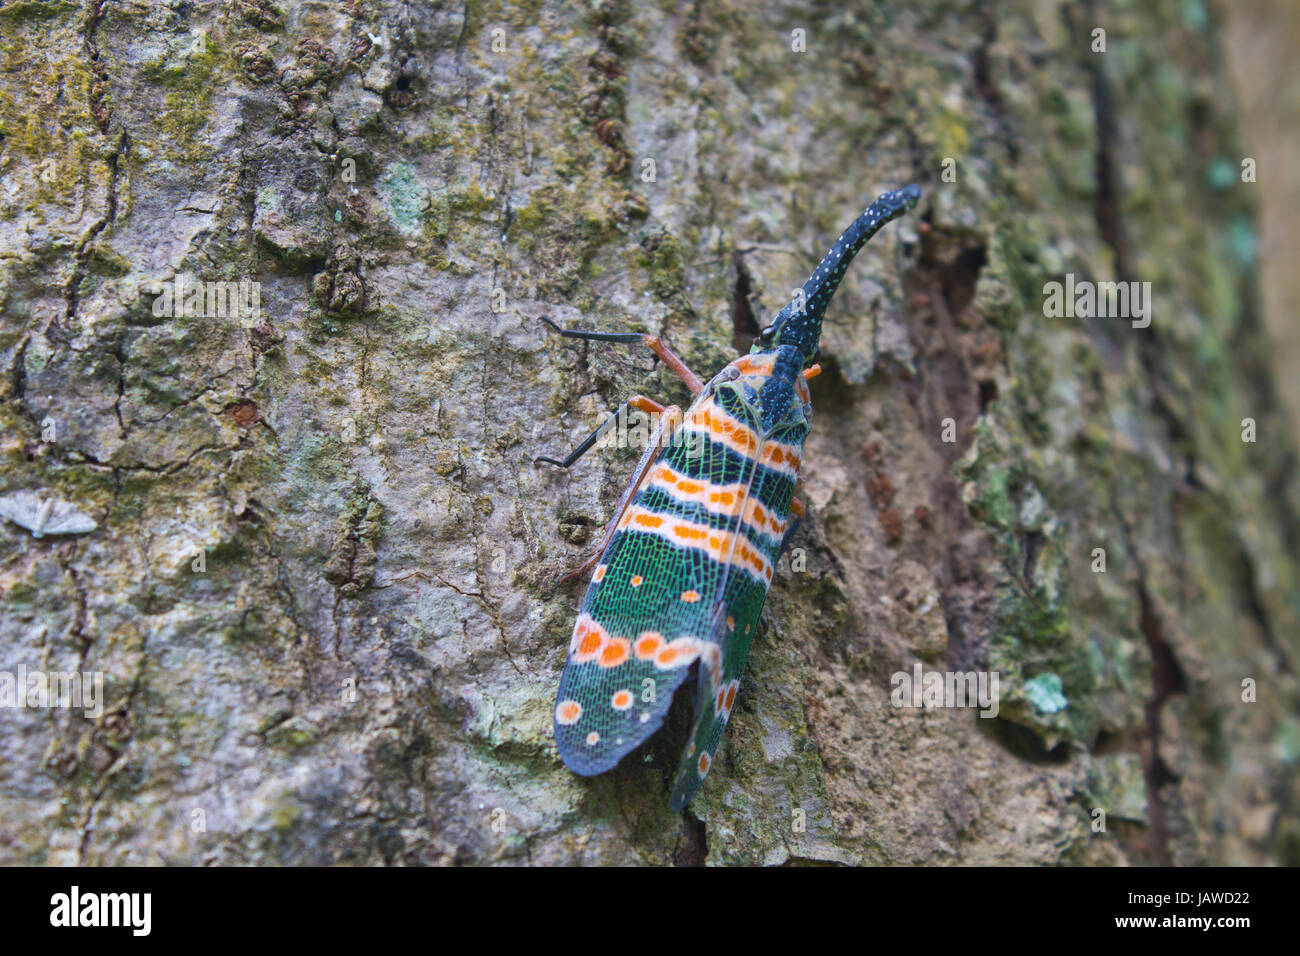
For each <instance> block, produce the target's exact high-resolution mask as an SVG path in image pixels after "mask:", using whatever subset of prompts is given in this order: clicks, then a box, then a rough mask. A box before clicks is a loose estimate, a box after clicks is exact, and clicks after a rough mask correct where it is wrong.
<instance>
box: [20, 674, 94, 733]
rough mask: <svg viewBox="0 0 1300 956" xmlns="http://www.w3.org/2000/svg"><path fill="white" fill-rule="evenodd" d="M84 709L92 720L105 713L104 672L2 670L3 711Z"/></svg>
mask: <svg viewBox="0 0 1300 956" xmlns="http://www.w3.org/2000/svg"><path fill="white" fill-rule="evenodd" d="M51 707H65V708H71V709H81V710H84V711H85V716H86V717H87V718H88V719H90V720H97V719H98V718H99V717H101V716H103V713H104V672H103V671H29V670H28V669H27V668H26V667H25V666H24V665H22V664H19V665H18V671H17V672H16V673H15V672H13V671H0V708H9V709H11V710H47V709H49V708H51Z"/></svg>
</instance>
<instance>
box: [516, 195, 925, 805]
mask: <svg viewBox="0 0 1300 956" xmlns="http://www.w3.org/2000/svg"><path fill="white" fill-rule="evenodd" d="M920 197H921V190H920V189H919V188H918V187H916V186H907V187H904V188H903V189H896V190H893V191H892V192H887V193H885V194H884V195H882V196H881V197H880V198H878V199H877V200H876V201H875V202H873V203H872V204H871V205H870V206H868V207H867V209H866V211H865V212H864V213H863V214H862V215H861V216H859V217H858V219H857V220H856V221H855V222H854V223H853V225H851V226H849V228H848V229H846V230H845V231H844V234H843V235H841V236H840V238H839V239H838V240H837V241H836V242H835V245H833V246H832V247H831V250H830V252H828V253H827V254H826V257H825V258H824V259H822V261H821V264H820V265H819V266H818V267H817V270H816V271H815V272H814V273H813V274H812V275H811V276H810V277H809V279H808V281H807V282H805V283H804V284H803V288H802V289H801V290H800V291H799V292H798V293H797V294H796V295H795V298H794V300H793V301H792V302H791V303H790V304H789V305H787V306H786V307H785V308H783V309H782V310H781V311H780V312H779V313H778V314H777V316H776V318H775V319H774V320H773V321H772V324H771V325H769V326H768V327H767V328H765V329H763V331H762V333H761V334H760V336H759V339H758V341H757V342H755V344H754V346H753V348H752V350H751V351H750V353H749V354H748V355H744V356H741V357H740V358H738V359H736V360H735V361H734V362H732V363H731V364H729V365H728V366H727V367H726V368H724V369H723V370H722V371H721V372H720V373H718V375H717V376H715V377H714V378H713V380H712V381H710V382H709V383H708V384H704V383H703V382H701V381H700V379H699V378H697V377H696V376H695V374H694V373H693V372H691V370H690V369H689V368H687V367H686V365H685V364H684V363H683V362H682V361H681V359H679V358H677V356H676V355H674V354H673V353H672V352H671V351H670V350H669V349H668V348H667V346H665V345H664V344H663V343H662V342H661V341H660V340H659V339H658V338H657V337H655V336H651V335H643V334H641V333H638V332H580V331H574V330H570V329H562V328H560V327H559V326H558V325H556V324H555V323H553V322H551V321H550V319H545V318H544V319H543V321H544V322H546V323H547V325H549V326H551V328H553V329H555V330H556V331H557V332H559V333H560V334H561V335H564V336H568V337H570V338H579V339H592V340H596V341H603V342H644V343H645V344H646V345H647V346H649V347H650V349H651V350H653V351H654V353H655V354H656V355H658V356H659V357H660V359H662V360H663V361H664V362H665V363H666V364H667V365H668V366H669V367H670V368H671V369H672V370H673V371H674V372H675V373H677V374H678V375H679V376H680V377H681V378H682V380H683V381H684V382H685V383H686V386H687V387H688V388H689V389H690V391H691V394H692V395H693V396H694V401H693V402H692V403H691V406H690V408H688V409H687V410H686V413H685V415H683V414H682V412H681V409H680V408H678V407H677V406H671V407H668V408H665V407H663V406H662V405H660V404H658V403H657V402H654V401H651V400H650V399H647V398H644V397H643V396H640V395H637V396H633V397H632V398H630V399H628V400H627V402H625V403H624V405H623V406H621V407H620V408H619V410H618V411H617V412H615V413H614V415H612V416H611V417H610V419H609V420H608V421H607V422H605V424H603V425H602V426H601V427H600V428H598V429H597V430H596V431H595V432H594V433H593V434H592V435H591V436H590V437H589V438H588V439H587V440H586V441H584V442H583V443H582V444H581V445H579V446H578V448H576V449H575V450H574V451H573V453H572V454H570V455H569V456H568V457H567V458H566V459H564V460H563V461H557V460H556V459H554V458H546V457H538V458H537V459H536V460H537V461H545V462H548V463H550V464H553V465H559V466H560V467H562V468H568V467H569V466H570V465H572V464H573V463H574V462H575V461H577V460H578V458H579V457H581V456H582V455H583V454H584V453H585V452H586V451H587V450H588V449H590V448H591V447H592V446H593V445H594V444H595V443H596V442H597V440H599V439H600V437H601V436H602V435H603V434H605V433H606V432H607V431H608V430H609V429H610V428H613V427H614V426H615V425H616V423H617V422H618V421H619V420H620V416H623V415H626V413H627V409H629V408H636V409H639V410H641V411H643V412H646V413H648V414H650V415H653V416H657V417H658V424H657V426H656V427H655V430H654V432H653V434H652V435H651V439H650V441H649V442H647V444H646V450H645V453H644V454H643V455H642V456H641V460H640V462H639V463H638V464H637V467H636V470H635V472H634V473H633V475H632V480H631V482H630V483H629V484H628V486H627V489H626V490H625V491H624V492H623V496H622V497H621V498H620V499H619V502H618V504H617V505H616V506H615V509H614V517H613V519H612V520H611V521H610V523H609V526H608V527H607V528H606V529H605V535H604V539H603V541H602V542H601V545H600V548H599V550H598V551H597V553H596V554H594V555H593V556H592V557H591V558H590V559H589V560H588V561H587V562H585V563H584V564H583V565H582V566H581V567H579V568H577V569H576V570H575V571H573V572H572V573H571V574H570V575H568V577H567V578H566V580H568V579H569V578H573V577H577V576H578V575H580V574H583V573H584V572H586V571H587V570H589V569H593V568H594V570H592V575H591V584H590V586H589V587H588V588H587V596H586V598H585V599H584V600H583V602H582V610H581V613H579V615H578V620H577V623H576V625H575V626H574V629H573V639H572V641H571V642H570V645H569V657H568V662H567V663H566V665H565V668H564V674H563V676H562V677H561V678H560V688H559V693H558V696H557V698H556V706H555V741H556V744H557V746H558V747H559V751H560V756H561V758H562V759H563V760H564V762H565V764H566V765H568V767H569V768H570V769H571V770H573V771H574V772H575V773H578V774H582V775H583V776H592V775H594V774H598V773H602V772H604V771H606V770H609V769H610V768H611V767H613V766H614V765H615V764H616V763H618V762H619V760H621V759H622V758H623V757H624V756H625V755H627V754H628V753H629V752H630V751H632V750H633V749H634V748H636V747H637V746H639V745H640V744H641V743H643V742H644V741H645V740H646V739H647V738H649V737H650V735H651V734H653V733H654V732H655V731H656V730H658V729H659V727H660V726H661V725H662V724H663V722H664V718H665V716H666V715H667V712H668V708H669V705H670V704H671V703H672V699H673V692H674V691H675V690H676V689H677V688H678V686H679V685H680V684H681V683H682V682H683V681H684V680H686V678H687V675H688V674H689V673H690V672H691V669H692V665H695V674H696V687H695V724H694V727H693V728H692V730H691V736H690V740H689V742H688V743H687V745H686V750H685V753H684V755H683V756H682V760H681V764H680V766H679V767H678V770H677V776H676V779H675V781H674V784H673V790H672V797H671V801H670V802H671V806H672V808H673V809H674V810H680V809H681V808H682V807H684V806H685V805H686V804H687V802H689V801H690V799H691V798H692V797H693V796H694V795H695V793H696V791H698V790H699V788H700V785H701V784H702V783H703V782H704V778H705V776H706V775H707V774H708V772H709V768H710V766H711V765H712V763H713V760H714V757H715V755H716V754H717V749H718V744H719V742H720V740H721V738H722V731H723V728H724V727H725V726H726V724H727V718H728V717H729V716H730V715H731V712H732V710H733V708H734V707H735V703H736V692H737V689H738V688H739V686H740V677H741V673H742V672H743V671H744V668H745V658H746V656H747V655H748V654H749V647H750V644H751V643H752V642H753V640H754V636H755V633H756V632H757V630H758V619H759V614H760V613H761V612H762V610H763V603H764V601H765V600H766V599H767V592H768V588H769V587H770V586H771V584H772V573H773V569H774V568H775V567H776V564H777V561H778V560H779V559H780V556H781V551H782V549H783V548H784V546H785V542H786V539H787V538H788V535H789V531H790V530H791V528H790V522H791V516H792V515H793V516H795V517H796V518H797V517H799V516H801V515H802V514H803V505H802V502H801V501H800V500H799V499H798V498H797V497H795V493H796V491H798V485H799V463H800V457H801V455H802V452H803V443H804V438H805V436H806V435H807V434H808V418H809V415H810V414H811V404H810V395H809V391H808V385H807V379H810V378H812V377H814V376H815V375H816V374H817V373H818V372H820V370H821V369H820V367H819V366H817V365H812V366H810V367H805V366H808V363H809V362H811V361H812V360H813V359H814V358H815V357H816V355H817V342H818V339H819V338H820V336H821V326H822V316H823V315H824V314H825V311H826V304H827V303H828V302H829V301H830V298H831V296H832V295H833V294H834V293H835V290H836V288H837V287H838V286H839V284H840V279H841V278H842V277H843V276H844V271H845V269H846V268H847V267H848V264H849V262H850V261H852V259H853V257H854V255H856V254H857V252H858V250H859V249H861V248H862V246H863V245H865V244H866V242H867V240H868V239H870V238H871V237H872V236H873V235H875V233H876V232H877V231H878V230H879V229H880V228H881V227H882V226H884V225H885V223H887V222H889V221H891V220H893V219H895V218H897V217H898V216H901V215H902V214H903V213H905V212H907V211H908V210H909V209H911V208H912V207H913V206H914V205H916V202H917V200H918V199H920Z"/></svg>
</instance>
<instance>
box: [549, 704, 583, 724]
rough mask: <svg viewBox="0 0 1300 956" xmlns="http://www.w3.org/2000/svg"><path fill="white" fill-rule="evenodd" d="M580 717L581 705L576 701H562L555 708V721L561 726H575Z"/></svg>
mask: <svg viewBox="0 0 1300 956" xmlns="http://www.w3.org/2000/svg"><path fill="white" fill-rule="evenodd" d="M581 716H582V705H581V704H580V703H578V702H577V701H576V700H562V701H560V704H559V706H558V707H556V708H555V719H556V721H557V722H559V723H561V724H566V725H567V724H576V723H577V722H578V718H579V717H581Z"/></svg>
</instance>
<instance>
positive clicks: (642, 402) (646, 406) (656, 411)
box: [533, 395, 664, 468]
mask: <svg viewBox="0 0 1300 956" xmlns="http://www.w3.org/2000/svg"><path fill="white" fill-rule="evenodd" d="M629 408H637V409H640V410H641V411H643V412H645V413H646V414H647V415H662V414H663V411H664V407H663V406H662V405H660V404H659V403H658V402H656V401H655V400H654V399H650V398H646V397H645V396H644V395H633V396H632V397H631V398H629V399H628V400H627V401H626V402H624V403H623V404H622V405H620V406H619V407H618V411H616V412H615V413H614V414H613V415H610V416H609V418H607V419H605V423H604V424H603V425H601V426H600V427H599V428H597V429H596V430H595V431H594V432H592V433H591V434H590V435H588V436H587V439H586V441H584V442H583V443H582V444H581V445H579V446H578V447H577V448H575V449H573V451H571V452H570V453H569V457H568V458H565V459H564V460H563V461H560V460H558V459H556V458H548V457H546V456H545V455H538V456H537V457H536V458H534V459H533V464H534V465H535V464H537V463H538V462H539V461H544V462H546V463H547V464H548V465H559V466H560V467H561V468H568V467H569V466H570V465H572V464H573V463H574V462H575V461H577V460H578V459H579V458H581V457H582V456H583V455H585V454H586V453H587V452H589V451H591V448H592V446H593V445H595V444H596V442H598V441H600V436H601V435H604V434H605V433H606V432H607V431H609V430H610V429H611V428H613V427H614V426H615V425H616V424H618V420H619V416H621V415H623V414H624V412H626V411H627V410H628V409H629Z"/></svg>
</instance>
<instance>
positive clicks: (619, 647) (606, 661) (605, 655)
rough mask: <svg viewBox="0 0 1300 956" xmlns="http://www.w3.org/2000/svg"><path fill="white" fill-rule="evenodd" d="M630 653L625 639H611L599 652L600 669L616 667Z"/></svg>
mask: <svg viewBox="0 0 1300 956" xmlns="http://www.w3.org/2000/svg"><path fill="white" fill-rule="evenodd" d="M629 653H631V648H630V645H629V644H628V640H627V638H626V637H614V638H611V639H610V641H609V643H608V644H606V645H605V646H604V647H603V648H601V651H600V666H601V667H618V665H619V664H622V663H623V662H624V661H625V660H627V658H628V654H629Z"/></svg>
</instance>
